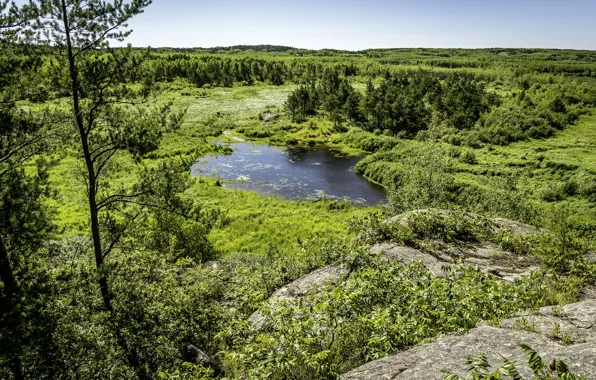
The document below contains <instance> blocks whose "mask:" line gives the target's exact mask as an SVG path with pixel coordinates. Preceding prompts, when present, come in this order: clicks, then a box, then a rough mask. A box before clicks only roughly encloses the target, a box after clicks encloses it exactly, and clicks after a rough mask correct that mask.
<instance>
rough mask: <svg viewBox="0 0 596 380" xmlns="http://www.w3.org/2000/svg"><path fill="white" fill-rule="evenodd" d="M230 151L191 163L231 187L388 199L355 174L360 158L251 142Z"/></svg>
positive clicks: (289, 195) (292, 195)
mask: <svg viewBox="0 0 596 380" xmlns="http://www.w3.org/2000/svg"><path fill="white" fill-rule="evenodd" d="M231 147H232V148H233V149H234V152H233V153H232V154H230V155H219V156H213V157H205V158H203V159H201V160H200V161H199V162H197V163H196V164H195V165H194V166H193V167H192V169H193V173H194V174H195V175H203V176H210V177H214V178H221V179H222V180H223V185H224V186H225V187H228V188H233V189H243V190H252V191H256V192H258V193H260V194H263V195H276V196H280V197H282V198H285V199H319V198H321V197H322V196H323V194H325V196H327V198H332V199H343V198H347V199H349V200H351V201H352V202H355V203H360V204H365V205H375V204H378V203H379V202H383V201H385V199H386V196H385V191H384V189H383V188H382V187H381V186H379V185H376V184H374V183H372V182H369V181H367V180H366V179H365V178H363V177H362V176H359V175H357V174H356V173H355V171H354V167H355V166H356V163H357V162H358V161H359V160H360V158H359V157H348V156H345V155H342V154H339V153H338V152H335V151H332V150H330V149H327V148H321V149H296V148H279V147H272V146H266V145H253V144H250V143H235V144H231Z"/></svg>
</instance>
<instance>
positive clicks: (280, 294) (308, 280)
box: [249, 265, 348, 329]
mask: <svg viewBox="0 0 596 380" xmlns="http://www.w3.org/2000/svg"><path fill="white" fill-rule="evenodd" d="M347 272H348V270H347V269H345V268H343V267H341V266H334V265H330V266H326V267H323V268H320V269H317V270H315V271H314V272H311V273H309V274H306V275H304V276H302V277H300V278H299V279H297V280H296V281H293V282H291V283H289V284H288V285H286V286H284V287H282V288H279V289H278V290H276V291H275V292H274V293H273V294H272V295H271V297H269V299H268V300H267V302H268V303H269V304H270V305H272V304H275V303H276V302H280V301H283V300H290V299H293V298H296V297H300V296H303V295H305V294H307V293H308V292H310V291H313V290H314V289H316V288H318V287H320V286H323V285H325V284H327V283H331V282H336V281H338V280H339V279H340V278H341V277H342V276H343V275H344V274H346V273H347ZM249 321H250V322H251V323H252V324H253V325H255V326H256V327H257V328H259V329H261V328H263V326H264V323H265V317H264V316H263V314H261V312H259V311H255V312H254V313H253V314H252V315H251V316H250V318H249Z"/></svg>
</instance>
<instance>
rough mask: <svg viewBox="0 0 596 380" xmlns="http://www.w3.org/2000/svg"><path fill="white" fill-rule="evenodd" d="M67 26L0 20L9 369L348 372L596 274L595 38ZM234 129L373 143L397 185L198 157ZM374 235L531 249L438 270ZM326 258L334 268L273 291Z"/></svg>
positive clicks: (303, 140)
mask: <svg viewBox="0 0 596 380" xmlns="http://www.w3.org/2000/svg"><path fill="white" fill-rule="evenodd" d="M77 4H78V3H77ZM77 4H74V5H73V7H75V8H76V7H77V6H80V4H78V5H77ZM98 6H99V5H98ZM50 8H51V7H50ZM52 9H53V8H51V9H50V10H52ZM54 11H56V10H55V9H54ZM107 11H110V10H107ZM107 11H106V12H107ZM23 12H25V11H23ZM110 12H115V10H111V11H110ZM25 13H26V12H25ZM19 14H20V13H18V12H16V13H14V15H13V16H11V17H17V16H16V15H19ZM134 15H135V13H134V12H133V13H130V14H127V17H129V18H130V17H133V16H134ZM86 16H88V15H87V14H86V13H84V12H78V13H77V12H74V13H73V14H72V17H73V18H75V19H80V20H79V21H80V25H83V26H84V25H87V24H86V21H85V20H84V18H85V17H86ZM30 17H33V18H35V17H36V15H35V14H33V15H30ZM58 18H59V17H58ZM3 20H5V19H4V18H0V21H3ZM110 22H111V21H110V20H108V19H106V21H105V23H107V24H106V25H107V26H106V25H104V26H101V27H100V26H97V27H98V28H100V29H101V28H104V29H101V30H104V31H106V30H108V31H109V30H111V29H109V23H110ZM24 25H27V23H24ZM44 27H46V28H50V29H49V30H53V33H57V34H59V35H61V36H63V34H64V33H63V30H64V29H60V28H57V29H56V28H55V29H51V26H49V25H46V26H44ZM105 28H107V29H105ZM76 33H79V34H77V35H76V36H77V38H79V39H74V40H73V43H74V45H75V46H74V53H73V51H72V46H71V47H67V46H61V45H56V46H53V45H51V44H50V45H44V44H43V43H44V41H43V40H38V41H37V42H38V43H39V45H36V44H32V45H28V44H18V43H15V42H14V41H11V40H10V38H13V37H14V35H11V34H7V35H6V36H5V40H2V47H3V48H4V49H5V50H4V51H6V52H7V53H6V54H5V55H3V56H2V57H1V59H0V66H1V67H0V68H2V70H0V86H1V87H0V95H1V96H2V98H1V99H0V100H1V101H0V112H1V113H0V116H1V118H0V120H1V121H2V123H3V125H8V126H9V127H10V128H5V129H3V130H2V131H0V132H2V134H1V137H2V144H0V178H1V179H2V182H0V196H1V197H2V198H1V199H0V206H1V207H0V211H1V212H2V218H0V243H2V244H0V248H2V249H0V254H1V255H0V259H1V260H2V265H3V266H2V269H3V271H2V272H1V273H0V276H1V277H2V286H1V287H0V291H1V292H2V293H1V295H2V298H1V300H2V302H3V304H2V306H5V307H4V308H3V309H2V310H3V311H2V316H1V318H2V322H3V323H2V326H1V327H0V338H2V340H3V342H6V344H3V345H2V347H1V348H0V377H2V378H7V379H22V378H101V379H106V378H109V379H112V378H113V379H122V378H130V379H154V378H160V379H215V378H228V379H232V378H242V379H246V378H271V379H288V378H294V379H320V378H326V379H334V378H337V377H339V376H340V375H342V374H343V373H346V372H347V371H349V370H351V369H353V368H356V367H358V366H359V365H362V364H364V363H367V362H369V361H371V360H374V359H378V358H381V357H384V356H386V355H390V354H392V353H395V352H398V351H401V350H406V349H408V348H411V347H413V346H416V345H419V344H421V343H424V342H429V341H432V340H434V339H437V338H438V337H441V336H444V335H446V334H452V333H462V332H465V331H467V330H469V329H471V328H473V327H474V326H476V325H478V324H479V323H482V321H485V322H486V323H491V324H498V322H499V320H501V319H504V318H507V317H510V316H512V315H515V314H517V313H521V312H529V311H534V310H536V309H537V308H539V307H541V306H545V305H563V304H567V303H571V302H574V301H576V300H578V299H579V298H580V296H581V295H582V290H583V289H584V287H585V286H587V285H589V284H593V283H594V280H595V279H596V265H595V264H594V261H593V252H594V241H595V240H594V233H595V231H596V114H595V113H594V107H596V90H595V89H596V53H595V52H592V51H572V50H547V49H481V50H465V49H385V50H379V49H373V50H364V51H358V52H348V51H337V50H328V49H327V50H319V51H309V50H303V49H293V48H288V47H280V46H267V45H264V46H236V47H229V48H217V49H167V48H162V49H148V50H147V49H136V48H130V47H129V48H121V49H107V48H106V47H105V45H102V44H101V38H100V40H99V42H97V41H95V42H94V41H91V42H90V41H89V38H91V37H89V34H85V33H84V32H76ZM63 37H64V38H65V40H68V39H70V38H71V37H70V36H63ZM35 38H38V39H43V36H42V35H41V34H40V35H38V36H37V37H35ZM85 41H87V42H88V43H90V45H87V44H85V43H84V42H85ZM45 42H47V41H45ZM89 46H91V47H94V49H90V48H89ZM65 57H68V58H70V59H69V60H67V59H66V58H65ZM238 139H242V140H247V141H250V143H253V144H270V145H275V146H281V147H286V146H292V147H302V148H305V149H308V148H317V147H324V148H325V147H327V148H333V149H336V150H341V151H343V152H345V153H347V154H349V155H355V156H359V157H362V159H361V161H360V162H359V163H358V165H357V166H356V168H355V170H356V171H357V172H358V173H359V174H361V175H363V176H365V177H366V178H368V179H369V180H371V181H374V182H376V183H379V184H381V185H383V186H384V187H385V189H386V190H387V194H388V199H389V203H388V204H387V205H378V206H372V207H360V206H358V205H356V204H352V203H351V202H349V201H347V200H331V199H327V198H325V197H323V198H321V199H318V200H316V201H311V200H294V201H292V200H284V199H282V198H278V197H269V196H262V195H259V194H257V193H254V192H247V191H240V190H230V189H226V188H225V186H222V182H221V181H220V180H219V179H217V178H205V177H202V176H200V175H199V176H197V175H193V173H191V171H190V167H191V166H192V165H193V164H194V163H195V162H197V160H199V159H200V158H201V157H205V156H209V155H217V154H230V153H231V150H232V148H231V146H230V145H229V144H230V143H232V142H234V141H237V140H238ZM15 147H16V148H15ZM194 174H196V173H194ZM224 185H225V184H224ZM421 209H423V210H426V211H424V212H417V211H416V210H421ZM399 215H401V217H399ZM404 215H406V216H407V218H409V219H408V223H406V222H404V223H401V222H399V221H400V220H403V218H405V217H404ZM396 217H397V218H398V219H396V220H398V222H397V223H395V222H394V223H390V222H388V220H390V219H391V218H396ZM399 218H402V219H399ZM495 218H508V219H510V220H516V221H518V222H525V223H529V224H532V225H533V226H534V227H535V228H534V229H532V228H531V227H527V228H528V230H530V231H532V232H531V233H523V234H513V233H511V232H510V231H509V232H508V230H505V229H499V228H497V224H495V223H496V222H495V220H501V219H495ZM383 243H387V244H393V245H397V246H399V247H402V248H407V249H415V250H418V251H420V252H423V253H427V254H431V255H436V256H437V257H442V255H444V254H447V253H449V254H451V253H453V252H460V251H461V252H463V251H465V250H466V249H470V248H471V247H474V245H479V244H489V246H490V247H492V249H493V250H494V251H491V252H493V253H491V258H492V259H495V260H497V261H498V259H500V258H501V256H503V257H505V256H507V255H511V256H512V257H515V258H516V260H519V261H520V262H522V261H523V262H526V261H527V262H531V264H532V265H536V268H537V269H536V270H535V271H534V272H533V273H529V274H526V275H522V276H519V278H516V279H515V280H512V281H503V279H502V278H500V277H499V276H497V275H494V273H492V272H490V271H482V270H481V269H478V268H475V267H473V266H471V265H464V264H463V263H464V261H462V260H464V259H465V257H463V256H462V257H459V259H461V260H459V261H456V262H454V263H453V264H454V265H452V266H451V267H450V269H448V270H446V274H445V275H444V276H437V275H436V274H435V273H433V272H432V271H430V270H429V269H428V268H426V267H425V266H424V265H422V264H421V263H420V262H418V261H416V262H412V263H405V264H404V263H401V262H399V261H390V260H386V259H384V258H382V257H381V256H380V255H378V254H375V253H373V252H372V251H371V249H370V247H371V246H373V245H377V244H383ZM505 253H506V254H505ZM499 255H501V256H499ZM460 256H461V255H460ZM464 256H465V255H464ZM507 257H509V256H507ZM513 261H514V262H515V260H513ZM329 268H336V270H337V271H338V272H339V273H342V275H341V276H340V277H339V279H337V281H336V282H335V283H331V284H327V285H324V284H323V285H322V286H320V287H318V288H317V287H315V289H317V291H314V292H313V291H311V292H305V293H304V294H302V296H303V297H288V298H287V299H283V300H282V301H283V302H280V303H278V304H276V303H271V302H267V300H268V299H269V298H270V297H271V296H272V295H274V294H276V291H277V290H278V289H280V288H281V287H282V286H284V285H288V284H289V283H291V282H292V281H295V280H297V279H300V278H303V276H305V275H308V274H310V273H312V272H313V271H317V270H323V271H324V270H329ZM338 268H339V269H338ZM7 269H10V270H7ZM487 295H488V296H487ZM282 298H283V297H282ZM255 312H258V313H260V314H259V315H261V316H263V325H262V326H258V325H257V324H255V323H254V322H253V317H251V316H254V315H255V314H254V313H255Z"/></svg>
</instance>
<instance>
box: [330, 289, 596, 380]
mask: <svg viewBox="0 0 596 380" xmlns="http://www.w3.org/2000/svg"><path fill="white" fill-rule="evenodd" d="M522 318H523V319H522ZM557 325H558V326H559V328H557ZM555 333H556V334H555ZM563 334H572V335H573V334H576V336H578V337H579V338H578V339H577V340H575V341H574V340H573V339H572V340H571V342H570V343H569V344H564V343H563V342H562V340H561V335H563ZM520 344H527V345H529V346H530V347H532V348H533V349H534V350H536V351H537V352H538V353H539V354H540V355H541V356H542V357H543V359H544V360H545V361H546V362H547V363H549V362H551V361H552V360H554V359H557V360H563V361H564V362H565V363H567V365H569V367H570V369H571V370H572V371H573V372H575V373H577V374H580V375H583V376H584V377H585V378H586V379H596V300H588V301H584V302H580V303H576V304H571V305H567V306H565V307H563V308H561V309H560V310H557V309H556V308H555V309H554V310H553V308H552V307H549V308H542V309H541V310H540V311H539V313H538V314H537V315H535V316H525V317H517V318H511V319H508V320H505V321H503V323H502V324H501V327H491V326H480V327H476V328H474V329H472V330H470V331H469V332H468V333H466V334H463V335H455V336H449V337H444V338H441V339H438V340H436V341H435V342H432V343H428V344H424V345H421V346H418V347H414V348H412V349H410V350H406V351H402V352H400V353H397V354H395V355H391V356H387V357H385V358H382V359H379V360H375V361H372V362H370V363H368V364H365V365H363V366H361V367H359V368H356V369H355V370H353V371H350V372H348V373H346V374H344V375H343V376H341V379H342V380H356V379H359V380H373V379H375V380H376V379H387V380H389V379H391V380H406V379H407V380H427V379H437V380H439V379H442V378H443V376H444V374H443V373H441V370H443V369H445V370H448V371H450V372H452V373H455V374H457V375H459V376H464V375H465V374H466V373H465V369H466V368H465V367H466V366H465V365H464V362H465V361H466V360H467V358H468V357H469V356H474V355H477V354H479V353H484V354H485V355H486V356H487V358H488V360H489V363H490V364H491V365H492V366H493V368H498V367H499V366H500V365H501V364H503V359H502V357H501V356H503V357H506V358H508V359H509V360H523V359H525V354H524V352H523V350H522V349H521V347H520ZM526 363H527V361H526ZM518 369H519V370H520V373H521V374H522V375H523V376H525V377H526V378H532V374H531V371H530V370H529V368H527V366H525V365H520V366H519V368H518Z"/></svg>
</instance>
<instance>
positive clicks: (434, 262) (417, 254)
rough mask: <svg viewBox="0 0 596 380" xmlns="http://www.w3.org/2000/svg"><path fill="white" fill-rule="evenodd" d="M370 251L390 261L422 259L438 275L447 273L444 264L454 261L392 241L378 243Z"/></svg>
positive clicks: (408, 261) (402, 261) (405, 261)
mask: <svg viewBox="0 0 596 380" xmlns="http://www.w3.org/2000/svg"><path fill="white" fill-rule="evenodd" d="M370 251H371V252H373V253H378V254H379V255H380V256H381V258H383V259H385V260H387V261H390V262H391V261H399V262H400V263H402V264H410V263H412V262H414V261H420V262H422V264H424V265H425V266H426V267H427V268H428V269H429V270H430V271H431V272H432V273H433V274H434V275H435V276H437V277H442V276H444V275H445V272H444V271H443V269H442V268H443V266H445V265H448V264H452V263H453V261H441V260H439V259H437V258H436V257H434V256H433V255H431V254H428V253H424V252H422V251H420V250H418V249H414V248H410V247H404V246H400V245H397V244H391V243H381V244H376V245H374V246H372V247H371V249H370Z"/></svg>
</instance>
